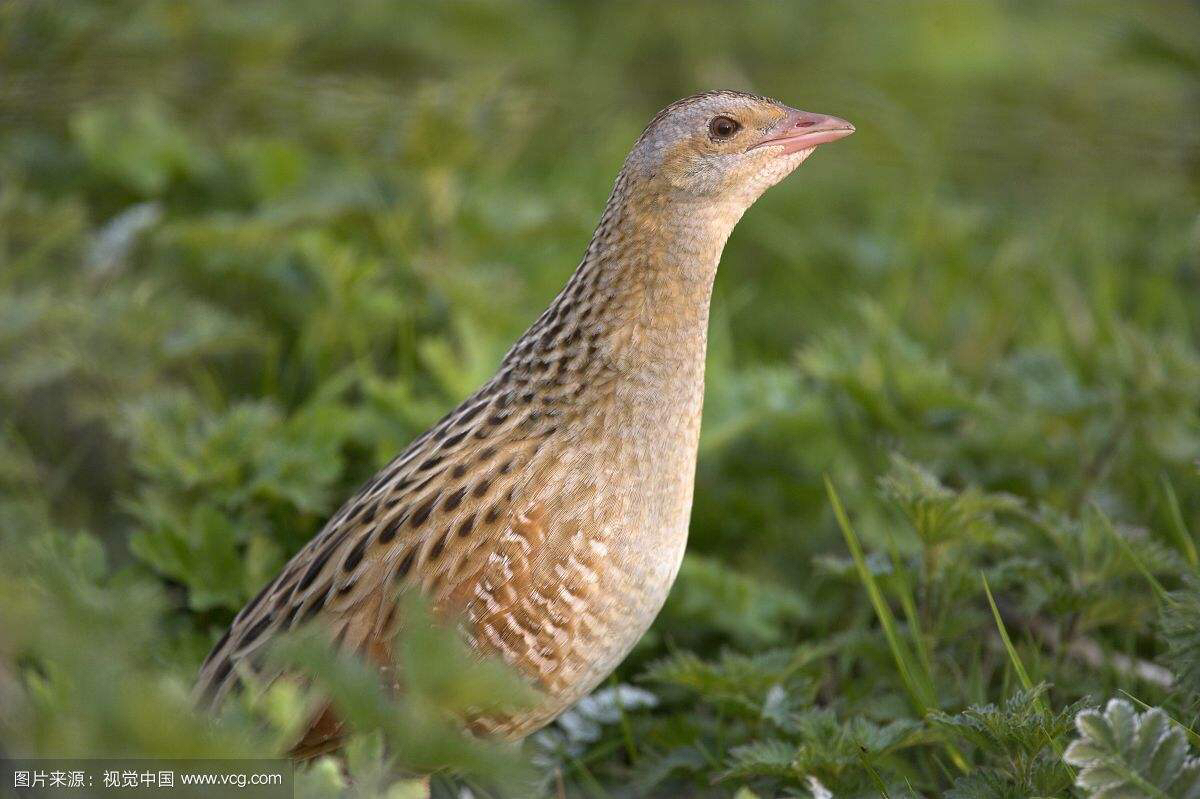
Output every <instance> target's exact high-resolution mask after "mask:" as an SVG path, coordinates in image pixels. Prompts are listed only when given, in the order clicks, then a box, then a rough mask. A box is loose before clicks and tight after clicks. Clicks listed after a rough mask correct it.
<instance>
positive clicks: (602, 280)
mask: <svg viewBox="0 0 1200 799" xmlns="http://www.w3.org/2000/svg"><path fill="white" fill-rule="evenodd" d="M852 130H853V128H852V127H851V126H849V124H848V123H845V122H843V121H842V120H839V119H836V118H833V117H822V116H819V115H815V114H805V113H803V112H798V111H795V110H794V109H790V108H788V107H787V106H784V105H782V104H780V103H778V102H776V101H774V100H769V99H766V98H762V97H756V96H754V95H748V94H742V93H737V92H710V93H706V94H702V95H697V96H695V97H690V98H687V99H685V100H681V101H679V102H677V103H675V104H673V105H671V106H669V107H668V108H666V109H664V110H663V111H662V112H661V113H660V114H659V115H658V116H656V117H655V118H654V119H653V120H652V121H651V123H650V125H649V126H648V127H647V128H646V130H645V132H644V133H643V134H642V136H641V137H640V138H639V139H638V141H637V143H636V144H635V146H634V149H633V151H632V152H631V153H630V155H629V157H628V158H627V159H626V162H625V165H624V167H623V169H622V170H621V173H620V175H619V176H618V178H617V181H616V185H615V187H614V189H613V192H612V195H611V197H610V199H609V201H608V205H607V207H606V208H605V211H604V215H603V217H602V218H601V220H600V224H599V226H598V227H597V229H596V232H595V234H594V236H593V237H592V241H591V244H590V245H589V246H588V249H587V253H586V254H585V255H584V258H583V261H582V263H581V264H580V265H579V267H578V269H577V270H576V271H575V274H574V275H573V276H572V277H571V279H570V281H569V282H568V283H567V285H566V287H565V288H564V289H563V290H562V292H560V293H559V295H558V296H557V297H556V298H555V299H554V301H553V302H552V303H551V305H550V307H549V308H548V309H547V310H546V311H545V312H544V313H543V314H542V315H541V316H540V317H539V318H538V320H537V321H536V322H535V323H534V324H533V326H532V327H531V328H530V329H529V330H528V331H527V332H526V333H525V335H523V336H522V337H521V338H520V340H518V341H517V343H516V344H515V345H514V346H513V348H512V349H511V350H510V351H509V353H508V355H507V356H506V357H505V358H504V361H503V363H502V364H501V365H500V369H499V371H498V372H497V373H496V375H495V376H494V377H493V378H492V379H491V380H489V381H488V382H487V383H486V384H485V385H484V386H483V387H482V388H480V389H479V390H478V391H477V392H476V393H475V394H474V395H472V396H471V397H469V398H468V399H467V400H466V401H464V402H463V403H462V404H461V405H460V406H459V407H458V408H456V409H455V410H453V411H452V412H451V413H449V414H448V415H447V416H446V417H445V418H444V419H442V420H441V421H440V422H438V423H437V424H436V425H434V426H433V428H432V429H430V430H429V431H428V432H426V433H425V434H424V435H422V436H420V437H419V438H418V439H417V440H415V441H414V442H413V443H412V444H411V445H410V446H409V447H408V449H406V450H405V451H404V452H403V453H402V454H401V455H400V456H399V457H397V458H396V459H395V460H393V461H392V462H391V463H389V464H388V465H387V466H386V467H385V468H384V469H383V470H381V471H380V472H379V473H378V474H377V475H376V476H375V478H374V479H372V480H371V481H370V482H369V483H368V484H367V485H366V486H364V487H363V488H362V490H361V491H360V492H359V493H358V494H357V495H356V496H355V497H354V498H353V499H351V500H350V501H349V502H347V503H346V505H344V506H343V507H342V509H341V510H340V511H338V513H337V514H336V515H335V516H334V517H333V518H332V519H330V521H329V522H328V524H326V525H325V527H324V529H322V531H321V532H320V534H318V535H317V536H316V537H315V538H314V539H313V540H312V541H310V542H309V544H308V545H307V546H305V547H304V548H303V549H302V550H301V551H300V552H299V553H297V554H296V556H295V557H293V558H292V560H291V561H290V562H289V563H288V565H287V566H286V568H285V569H284V570H283V572H282V573H281V574H280V575H279V576H277V577H276V578H275V579H273V580H272V581H271V582H270V583H268V584H267V586H266V587H265V588H264V589H263V591H262V592H261V593H260V594H259V595H258V596H257V597H256V598H255V599H254V600H253V601H251V602H250V603H249V604H248V605H247V606H246V607H245V608H244V609H243V610H242V611H241V612H240V613H239V614H238V616H237V618H236V619H234V622H233V625H232V627H231V628H230V631H229V632H228V633H227V634H226V636H225V637H224V638H222V639H221V641H220V642H219V643H218V644H217V645H216V646H215V647H214V649H213V651H212V654H211V655H210V656H209V658H208V660H207V661H206V662H205V664H204V666H203V668H202V670H201V673H200V678H199V682H198V685H197V692H198V696H199V697H200V698H201V699H202V700H203V701H204V702H206V703H216V702H219V701H220V700H221V699H222V698H223V697H224V695H225V694H226V692H227V691H228V690H229V689H230V687H231V685H232V684H233V683H234V681H235V680H236V679H237V670H236V669H235V666H236V665H237V664H238V663H239V662H245V663H247V664H253V663H254V662H255V659H256V658H255V655H256V653H258V652H259V651H260V650H261V648H262V647H263V646H264V645H265V644H266V642H267V641H268V640H269V639H270V638H271V636H272V635H273V634H275V633H278V632H280V631H281V630H286V629H291V628H294V627H296V626H297V625H300V624H304V623H306V622H308V621H310V620H313V619H318V620H320V621H321V622H322V623H323V624H324V625H325V626H326V627H327V628H328V629H329V630H330V632H331V634H332V635H333V639H334V641H335V642H336V645H337V646H339V647H342V648H344V649H348V650H352V651H356V652H361V653H363V654H364V655H365V656H367V657H369V658H372V659H374V660H375V661H377V662H378V663H379V664H380V666H381V668H382V669H384V670H385V674H386V673H388V672H387V671H386V669H388V668H389V667H390V663H391V657H390V655H391V653H390V651H389V649H388V646H389V643H390V641H391V640H392V637H393V636H394V633H395V631H396V629H397V627H398V625H399V624H400V623H401V619H399V618H398V613H397V608H398V605H397V602H396V597H397V593H398V590H399V589H400V588H401V587H404V586H412V587H415V588H418V589H419V590H420V591H421V592H422V593H423V594H425V595H426V596H427V597H428V598H429V600H430V601H431V603H432V605H433V607H434V609H435V612H436V613H438V614H440V615H443V616H445V617H447V618H458V619H460V620H461V622H462V626H463V631H464V634H465V635H466V637H467V640H468V642H469V643H470V644H471V646H472V647H474V648H475V649H476V650H477V651H479V652H480V653H485V654H491V655H498V656H499V657H501V658H503V659H504V660H505V661H507V662H509V663H510V664H512V665H513V666H515V667H516V668H517V669H518V670H519V671H520V673H522V674H523V675H525V676H526V677H527V678H528V679H529V680H530V682H531V683H532V684H533V685H534V686H535V687H536V688H537V689H539V691H540V692H541V695H542V697H543V699H542V701H541V702H540V703H539V704H538V705H536V706H535V707H533V708H532V709H530V710H529V711H527V712H524V713H521V714H519V715H514V716H506V717H495V716H490V717H482V718H477V719H472V720H470V721H471V724H472V726H473V728H475V729H477V730H480V731H483V732H488V733H496V734H501V735H505V736H509V737H518V736H521V735H524V734H526V733H528V732H530V731H532V730H535V729H537V728H538V727H540V726H542V725H544V724H545V723H547V722H548V721H550V720H551V719H553V718H554V717H555V716H557V715H558V714H559V713H561V712H562V710H564V709H565V708H566V707H567V706H569V705H570V704H571V703H573V702H574V701H575V700H577V699H579V698H580V697H581V696H583V695H584V694H586V693H587V692H588V691H590V690H592V688H594V687H595V686H596V685H597V684H598V683H599V682H600V681H601V680H602V679H603V678H604V677H605V676H606V675H607V674H608V673H609V672H611V671H612V669H613V668H615V667H616V665H617V664H618V663H619V662H620V661H621V659H622V658H624V656H625V655H626V653H627V652H628V651H629V649H630V648H631V647H632V646H633V644H634V643H635V642H636V641H637V639H638V638H639V637H640V636H641V635H642V633H643V632H645V630H646V628H647V627H648V626H649V624H650V622H651V621H652V620H653V619H654V617H655V615H656V614H657V613H658V610H659V608H660V607H661V606H662V603H663V601H664V599H665V598H666V595H667V591H668V590H669V588H670V586H671V583H672V582H673V581H674V579H675V575H676V573H677V571H678V569H679V564H680V561H681V559H682V557H683V550H684V544H685V542H686V539H687V525H688V515H689V513H690V510H691V503H692V486H693V478H694V475H695V466H696V448H697V441H698V436H699V431H700V408H701V400H702V397H703V390H704V355H705V345H706V339H707V326H708V308H709V297H710V294H711V289H712V281H713V278H714V276H715V274H716V269H717V262H718V260H719V258H720V254H721V250H722V248H723V247H724V245H725V241H726V239H727V238H728V236H729V233H730V232H731V231H732V229H733V226H734V225H735V224H736V223H737V221H738V219H739V218H740V217H741V215H742V213H743V212H744V211H745V210H746V208H748V207H749V206H750V205H751V204H752V203H753V202H754V200H755V199H757V198H758V196H759V195H761V194H762V192H763V191H765V190H766V188H768V187H769V186H770V185H773V184H774V183H776V182H778V181H779V180H780V179H782V178H783V177H784V176H786V175H787V174H788V173H790V172H791V171H792V170H793V169H795V168H796V167H797V166H798V165H799V164H800V163H801V162H803V161H804V160H805V159H806V158H807V157H808V155H810V154H811V153H812V151H813V148H814V147H815V146H816V145H817V144H820V143H823V142H825V141H832V140H834V139H836V138H841V137H842V136H845V135H847V134H848V133H849V132H851V131H852ZM730 131H732V132H730ZM726 134H728V135H726ZM343 733H344V731H343V729H342V725H341V724H340V723H339V722H338V720H337V719H336V717H335V716H333V715H332V714H331V713H330V712H329V711H328V710H326V711H325V712H323V713H322V714H321V716H320V717H319V718H317V719H314V722H313V725H312V729H311V730H310V731H309V733H308V735H307V736H306V737H305V739H304V741H302V742H301V744H300V746H299V747H298V749H297V754H298V755H302V756H303V755H311V754H315V753H318V752H320V751H323V750H325V749H327V748H329V747H330V746H332V745H335V744H336V742H337V740H338V739H339V738H340V736H342V735H343Z"/></svg>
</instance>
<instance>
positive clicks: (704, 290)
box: [548, 183, 742, 378]
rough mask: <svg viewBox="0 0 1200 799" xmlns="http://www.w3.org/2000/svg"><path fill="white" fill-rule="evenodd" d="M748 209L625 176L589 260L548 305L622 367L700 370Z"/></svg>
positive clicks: (614, 365) (665, 371)
mask: <svg viewBox="0 0 1200 799" xmlns="http://www.w3.org/2000/svg"><path fill="white" fill-rule="evenodd" d="M741 213H742V209H740V208H737V207H735V206H733V205H724V204H719V203H711V202H704V203H701V202H697V201H693V200H687V199H680V198H677V197H665V196H662V195H656V194H653V193H649V192H629V191H623V190H622V186H621V184H620V183H618V186H617V189H616V190H614V192H613V196H612V198H610V200H609V203H608V206H607V208H606V209H605V213H604V216H603V217H602V218H601V221H600V224H599V225H598V226H597V228H596V232H595V234H594V235H593V236H592V241H591V243H590V244H589V246H588V250H587V254H586V255H585V257H584V259H583V262H582V263H581V264H580V266H579V268H578V269H577V270H576V272H575V274H574V275H573V276H572V277H571V280H570V281H569V282H568V284H567V286H566V288H565V289H564V290H563V291H562V293H561V294H560V295H559V296H558V298H556V300H555V302H554V304H553V305H551V308H550V311H548V313H556V312H557V313H559V314H560V315H562V316H564V317H566V318H567V319H569V320H571V321H572V322H574V323H575V324H578V325H579V326H580V327H581V328H582V329H584V330H586V331H588V332H590V333H591V335H593V336H594V337H595V343H596V344H597V346H598V348H597V351H596V354H597V355H598V356H599V357H602V358H604V359H606V360H607V361H608V363H609V365H610V366H611V367H612V368H614V369H616V370H617V371H619V372H623V373H627V372H631V371H641V372H660V373H662V374H663V376H664V378H668V377H671V376H680V375H679V373H680V372H688V371H696V370H698V374H699V376H700V377H701V378H702V376H703V365H704V349H705V342H706V341H707V336H708V313H709V303H710V300H711V297H712V287H713V280H714V278H715V277H716V274H717V264H718V262H719V261H720V258H721V252H722V250H723V249H724V247H725V242H726V240H727V239H728V238H729V234H730V232H731V231H732V230H733V226H734V225H735V224H736V223H737V221H738V219H739V218H740V217H741Z"/></svg>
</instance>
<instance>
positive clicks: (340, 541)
mask: <svg viewBox="0 0 1200 799" xmlns="http://www.w3.org/2000/svg"><path fill="white" fill-rule="evenodd" d="M525 396H527V395H525V394H522V393H521V391H520V387H516V388H512V387H506V386H505V385H504V384H503V382H501V383H499V385H496V384H495V383H493V384H489V385H488V386H485V387H484V388H483V389H481V391H480V392H479V393H478V394H476V395H475V396H474V397H472V398H471V399H468V400H467V401H466V402H464V403H463V404H462V405H461V406H459V408H457V409H456V410H455V411H453V412H451V413H450V414H449V415H447V416H446V417H445V418H444V419H443V420H442V421H441V422H439V423H438V424H437V425H435V426H434V427H433V428H431V429H430V430H429V431H428V432H427V433H425V434H424V435H422V436H421V437H420V438H418V439H417V440H416V441H414V442H413V443H412V444H411V445H410V446H409V447H408V448H407V449H406V450H405V451H404V453H402V454H401V455H400V456H399V457H397V458H396V459H395V460H393V461H392V462H391V463H390V464H388V465H387V466H386V467H385V468H384V469H382V470H381V471H380V472H379V473H378V474H377V475H376V476H375V477H374V478H373V479H371V480H370V481H369V482H368V483H367V484H366V485H365V486H364V487H363V488H362V489H361V490H360V491H359V492H358V494H357V495H356V496H355V497H354V498H353V499H351V500H350V501H349V502H347V503H346V504H345V505H344V506H343V507H342V508H341V510H339V511H338V513H337V514H336V515H335V516H334V517H333V518H332V519H331V520H330V521H329V522H328V524H326V525H325V527H324V528H323V530H322V531H321V532H320V533H319V534H318V535H317V536H316V537H315V538H313V539H312V540H311V541H310V542H309V543H308V544H307V545H306V546H305V547H304V548H303V549H301V550H300V552H299V553H297V554H296V556H295V557H293V558H292V559H291V561H289V562H288V564H287V565H286V567H285V568H284V569H283V570H282V572H281V573H280V574H279V575H278V576H277V577H275V578H274V579H273V580H271V581H270V582H269V583H267V585H266V586H265V587H264V588H263V589H262V591H260V592H259V594H258V595H257V596H256V597H255V598H254V599H253V600H251V601H250V603H249V604H247V605H246V607H245V608H243V609H242V611H241V612H240V613H238V615H237V616H236V618H235V619H234V621H233V624H232V625H231V627H230V629H229V631H228V632H227V633H226V634H225V635H224V636H223V637H222V638H221V640H220V641H219V642H218V643H217V644H216V645H215V646H214V648H213V650H212V652H211V654H210V655H209V656H208V658H207V659H206V660H205V662H204V665H203V666H202V667H201V671H200V676H199V679H198V680H197V685H196V691H195V695H196V699H197V702H198V703H199V704H200V705H202V706H212V705H216V704H218V703H220V702H221V701H222V700H223V699H224V697H225V696H226V694H227V693H228V692H229V691H230V690H231V688H232V687H233V686H234V685H236V684H237V683H238V680H239V677H238V672H239V670H241V669H242V668H248V669H250V670H251V671H252V672H258V673H260V674H261V671H260V669H261V665H262V664H261V656H262V653H263V651H264V649H265V646H266V644H267V643H268V642H269V641H270V640H271V638H272V637H273V636H275V635H278V634H279V633H281V632H284V631H287V630H291V629H294V628H296V627H298V626H300V625H302V624H305V623H308V622H310V621H314V620H316V621H319V622H320V623H322V624H323V625H324V626H325V628H326V629H327V630H328V631H329V633H330V634H331V635H332V636H333V640H334V641H335V642H336V645H337V646H338V647H339V648H341V649H343V650H347V651H354V652H359V653H366V654H368V655H371V656H373V657H375V658H376V659H377V660H383V659H384V658H385V657H386V658H388V659H390V652H385V651H383V650H381V649H380V647H381V645H383V644H387V643H390V641H391V636H392V635H393V634H394V631H395V629H396V628H397V627H398V624H399V620H398V619H396V618H395V617H396V612H397V607H398V606H397V603H396V602H395V601H393V599H394V596H395V594H396V592H397V591H398V590H399V588H400V587H402V586H403V585H405V584H410V585H416V586H419V587H420V589H421V590H422V591H423V592H424V593H425V594H426V595H427V596H428V597H429V598H430V599H431V600H432V602H433V604H434V606H435V608H436V609H438V610H441V611H444V612H455V613H457V612H462V611H463V610H464V609H465V608H466V607H467V606H469V605H471V604H472V603H476V604H478V603H483V606H484V612H483V615H485V616H486V615H488V614H491V615H493V616H494V615H495V614H496V613H497V612H499V611H500V610H501V609H502V608H503V607H505V606H506V605H507V604H508V603H507V602H506V600H505V596H501V595H499V594H497V595H496V596H494V597H493V596H492V592H493V591H497V592H498V591H500V590H501V588H500V584H501V578H507V579H505V580H504V582H509V581H511V580H512V579H519V578H520V572H521V569H522V568H526V567H527V564H524V565H522V564H523V563H524V561H523V560H522V558H516V557H508V555H506V554H505V550H504V548H505V547H510V548H511V547H513V546H518V547H520V546H525V547H527V546H528V542H526V543H525V545H521V544H520V543H519V542H518V540H517V539H521V540H522V541H523V540H524V539H523V538H522V537H521V534H520V531H521V530H523V529H528V520H529V517H528V516H526V515H523V514H526V513H527V512H528V511H529V510H530V508H529V506H528V502H527V497H528V495H529V494H528V489H529V487H530V483H531V482H533V483H536V481H537V473H538V472H540V471H541V468H540V464H541V462H543V461H545V460H546V458H544V457H540V458H537V460H538V462H539V464H538V465H539V468H534V467H533V466H532V464H533V461H534V459H535V457H536V456H537V453H538V450H539V449H540V448H541V446H542V444H543V442H544V440H545V436H546V434H547V433H546V426H545V419H542V420H541V424H534V423H533V422H537V421H538V420H537V418H536V416H537V414H539V413H541V414H543V415H544V414H545V412H546V411H545V409H544V408H542V409H540V410H536V408H537V407H538V406H536V405H531V404H530V403H529V401H528V400H526V399H524V397H525ZM531 417H534V418H533V419H532V422H531ZM534 430H536V434H535V433H534ZM543 455H544V453H543ZM551 459H552V458H551ZM522 519H525V520H526V521H525V522H522V521H521V520H522ZM522 524H524V525H525V527H522ZM514 529H516V530H517V531H518V532H517V533H516V534H515V535H516V537H515V538H514V537H513V535H514V534H513V530H514ZM498 551H500V552H501V555H500V557H497V552H498ZM523 551H524V554H525V555H527V554H528V551H527V549H525V550H523ZM509 554H512V555H516V554H518V553H516V552H513V553H509ZM489 575H491V576H492V580H491V582H489V581H488V578H489ZM484 585H487V586H488V587H487V588H481V586H484ZM489 608H490V610H488V609H489ZM486 621H487V619H486V618H485V619H483V622H486ZM493 628H494V625H493ZM373 650H374V651H373ZM382 665H383V664H382V663H381V666H382ZM272 676H273V675H264V677H265V678H266V679H270V678H271V677H272Z"/></svg>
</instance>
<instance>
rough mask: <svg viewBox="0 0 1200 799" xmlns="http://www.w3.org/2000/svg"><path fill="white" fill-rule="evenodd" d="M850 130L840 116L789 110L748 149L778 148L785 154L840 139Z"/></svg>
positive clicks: (851, 126)
mask: <svg viewBox="0 0 1200 799" xmlns="http://www.w3.org/2000/svg"><path fill="white" fill-rule="evenodd" d="M853 132H854V126H853V125H851V124H850V123H849V122H847V121H846V120H844V119H839V118H837V117H831V116H826V115H825V114H810V113H809V112H808V111H795V110H793V111H790V112H789V113H788V115H787V116H785V117H784V118H783V120H782V121H780V122H779V124H777V125H776V126H775V127H773V128H771V130H770V131H768V132H767V135H766V136H765V137H764V138H763V139H762V140H761V141H760V142H759V143H758V144H755V145H752V146H751V147H750V148H749V149H750V150H757V149H758V148H759V147H781V148H782V149H781V150H780V151H779V155H789V154H791V153H796V152H799V151H801V150H807V149H809V148H810V147H816V146H817V145H818V144H827V143H829V142H831V141H837V140H838V139H844V138H846V137H847V136H849V135H850V134H851V133H853Z"/></svg>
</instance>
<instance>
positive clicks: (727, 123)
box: [708, 116, 742, 139]
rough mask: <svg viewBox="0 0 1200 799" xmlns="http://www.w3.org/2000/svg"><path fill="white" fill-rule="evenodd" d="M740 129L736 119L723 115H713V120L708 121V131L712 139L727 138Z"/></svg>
mask: <svg viewBox="0 0 1200 799" xmlns="http://www.w3.org/2000/svg"><path fill="white" fill-rule="evenodd" d="M741 129H742V126H741V125H740V124H738V121H737V120H736V119H730V118H729V117H725V116H721V117H713V121H712V122H709V123H708V132H709V134H710V135H712V137H713V138H714V139H728V138H729V137H730V136H732V135H733V134H735V133H737V132H738V131H739V130H741Z"/></svg>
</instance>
